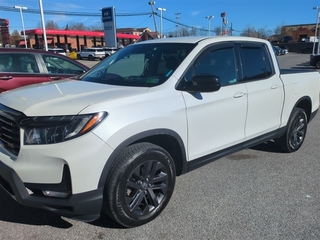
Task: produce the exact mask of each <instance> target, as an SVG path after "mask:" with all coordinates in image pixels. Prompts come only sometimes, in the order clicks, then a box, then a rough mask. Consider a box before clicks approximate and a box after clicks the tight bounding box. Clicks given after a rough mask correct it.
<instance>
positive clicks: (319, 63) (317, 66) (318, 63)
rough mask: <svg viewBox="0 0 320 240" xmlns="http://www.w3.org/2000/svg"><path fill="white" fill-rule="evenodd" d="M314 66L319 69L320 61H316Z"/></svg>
mask: <svg viewBox="0 0 320 240" xmlns="http://www.w3.org/2000/svg"><path fill="white" fill-rule="evenodd" d="M316 68H317V69H320V61H318V62H316Z"/></svg>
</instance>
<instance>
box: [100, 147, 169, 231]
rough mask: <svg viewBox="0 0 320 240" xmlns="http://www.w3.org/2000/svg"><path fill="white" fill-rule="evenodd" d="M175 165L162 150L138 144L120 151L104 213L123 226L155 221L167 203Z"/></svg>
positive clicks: (108, 190)
mask: <svg viewBox="0 0 320 240" xmlns="http://www.w3.org/2000/svg"><path fill="white" fill-rule="evenodd" d="M174 184H175V166H174V163H173V160H172V158H171V156H170V155H169V153H167V152H166V151H165V150H164V149H163V148H161V147H159V146H157V145H154V144H150V143H138V144H134V145H131V146H129V147H127V148H126V149H124V150H123V152H122V154H120V155H119V157H118V162H117V164H116V165H115V167H114V168H113V170H112V173H111V176H110V178H109V180H108V182H107V184H106V192H105V200H104V202H105V205H104V211H105V212H106V213H107V215H108V216H109V217H111V218H112V219H113V220H115V221H116V222H118V223H119V224H121V225H123V226H125V227H136V226H140V225H142V224H145V223H148V222H150V221H152V220H153V219H154V218H156V217H157V216H158V215H159V214H160V213H161V212H162V210H163V209H164V208H165V207H166V205H167V204H168V202H169V200H170V198H171V196H172V193H173V189H174Z"/></svg>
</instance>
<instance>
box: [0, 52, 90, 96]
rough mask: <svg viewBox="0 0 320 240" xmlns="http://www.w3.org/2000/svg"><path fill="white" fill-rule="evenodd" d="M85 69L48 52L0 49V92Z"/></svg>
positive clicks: (57, 78)
mask: <svg viewBox="0 0 320 240" xmlns="http://www.w3.org/2000/svg"><path fill="white" fill-rule="evenodd" d="M88 70H89V68H88V67H87V66H85V65H83V64H81V63H80V62H78V61H74V60H72V59H71V58H69V57H66V56H63V55H61V54H58V53H53V52H50V51H44V50H37V49H25V48H0V92H3V91H6V90H11V89H13V88H17V87H21V86H25V85H30V84H34V83H41V82H49V81H53V80H61V79H64V78H68V77H72V76H74V75H79V74H82V73H84V72H86V71H88Z"/></svg>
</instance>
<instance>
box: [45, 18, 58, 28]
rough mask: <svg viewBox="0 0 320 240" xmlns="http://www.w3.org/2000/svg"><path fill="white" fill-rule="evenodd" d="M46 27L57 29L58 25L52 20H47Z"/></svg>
mask: <svg viewBox="0 0 320 240" xmlns="http://www.w3.org/2000/svg"><path fill="white" fill-rule="evenodd" d="M46 29H59V25H58V24H57V23H56V22H54V21H53V20H49V21H47V23H46Z"/></svg>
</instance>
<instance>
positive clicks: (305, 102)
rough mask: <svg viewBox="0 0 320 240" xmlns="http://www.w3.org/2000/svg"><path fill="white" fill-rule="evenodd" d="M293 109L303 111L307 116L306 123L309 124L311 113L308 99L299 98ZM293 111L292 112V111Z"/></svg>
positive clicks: (310, 102) (310, 103) (306, 97)
mask: <svg viewBox="0 0 320 240" xmlns="http://www.w3.org/2000/svg"><path fill="white" fill-rule="evenodd" d="M294 108H301V109H303V110H304V111H305V113H306V115H307V121H308V122H310V120H311V111H312V101H311V99H310V97H308V96H305V97H302V98H300V99H299V100H298V101H297V103H296V104H295V106H294ZM292 111H293V110H292Z"/></svg>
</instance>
